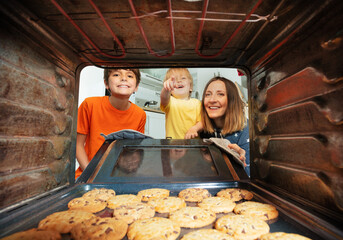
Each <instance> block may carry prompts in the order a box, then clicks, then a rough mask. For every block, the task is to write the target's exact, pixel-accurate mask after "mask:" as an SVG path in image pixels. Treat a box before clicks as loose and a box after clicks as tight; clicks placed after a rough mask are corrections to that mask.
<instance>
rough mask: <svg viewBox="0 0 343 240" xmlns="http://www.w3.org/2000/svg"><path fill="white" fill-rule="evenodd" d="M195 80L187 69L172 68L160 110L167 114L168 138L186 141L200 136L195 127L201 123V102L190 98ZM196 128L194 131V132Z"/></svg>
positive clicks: (168, 73)
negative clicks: (187, 137)
mask: <svg viewBox="0 0 343 240" xmlns="http://www.w3.org/2000/svg"><path fill="white" fill-rule="evenodd" d="M192 90H193V78H192V75H191V74H190V73H189V71H188V69H187V68H170V69H169V70H168V71H167V73H166V76H165V79H164V83H163V89H162V91H161V104H160V108H161V110H162V111H164V112H165V113H166V137H167V138H172V139H184V138H185V136H186V134H187V135H188V136H189V135H190V136H191V137H189V138H192V137H196V136H198V133H197V130H196V129H195V127H193V126H194V125H196V124H197V123H198V122H200V120H201V119H200V109H201V102H200V101H199V100H198V99H195V98H190V95H191V93H192ZM193 128H194V130H193Z"/></svg>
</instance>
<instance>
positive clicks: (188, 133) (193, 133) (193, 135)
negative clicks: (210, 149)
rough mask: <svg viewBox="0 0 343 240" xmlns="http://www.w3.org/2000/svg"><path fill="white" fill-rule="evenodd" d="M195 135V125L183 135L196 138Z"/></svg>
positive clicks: (196, 132) (187, 137)
mask: <svg viewBox="0 0 343 240" xmlns="http://www.w3.org/2000/svg"><path fill="white" fill-rule="evenodd" d="M196 137H198V131H197V129H196V127H195V126H193V127H191V128H190V129H189V130H188V131H187V133H186V135H185V139H192V138H196Z"/></svg>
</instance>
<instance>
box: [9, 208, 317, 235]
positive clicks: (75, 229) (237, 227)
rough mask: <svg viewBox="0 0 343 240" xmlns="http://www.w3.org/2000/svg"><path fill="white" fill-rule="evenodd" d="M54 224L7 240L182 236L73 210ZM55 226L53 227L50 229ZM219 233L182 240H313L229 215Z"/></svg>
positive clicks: (164, 227) (171, 228) (160, 225)
mask: <svg viewBox="0 0 343 240" xmlns="http://www.w3.org/2000/svg"><path fill="white" fill-rule="evenodd" d="M49 220H51V221H52V222H53V223H55V224H54V225H55V226H54V228H53V229H55V230H44V229H31V230H28V231H24V232H20V233H16V234H13V235H11V236H9V237H6V238H4V240H13V239H30V240H31V239H36V240H40V239H42V240H43V239H45V240H60V239H61V235H60V233H59V232H58V230H59V231H60V232H62V233H67V232H71V236H72V238H73V239H76V240H78V239H114V240H120V239H123V238H124V236H125V235H126V234H127V236H128V239H129V240H133V239H135V240H152V239H164V240H175V239H177V238H178V236H179V235H180V232H181V229H180V226H179V225H178V224H177V223H175V222H174V221H172V220H170V219H167V218H160V217H153V218H149V219H142V220H138V221H135V222H134V223H133V224H131V225H130V227H129V228H128V225H127V224H126V223H125V222H124V221H121V220H115V219H114V218H99V217H96V216H95V215H93V214H92V213H88V212H83V211H77V210H69V211H64V212H58V213H54V214H52V215H50V216H49V217H48V219H46V220H45V222H49ZM40 226H41V227H42V226H44V224H43V225H41V224H40ZM52 226H53V225H52V224H51V223H50V227H52ZM215 227H216V228H217V229H219V230H217V229H200V230H195V231H192V232H190V233H187V234H186V235H184V236H183V237H182V238H181V240H202V239H203V240H205V239H206V240H211V239H221V240H233V239H242V240H246V239H259V240H269V239H274V240H286V239H294V240H297V239H298V240H310V239H309V238H306V237H303V236H300V235H298V234H289V233H282V232H278V233H268V232H269V228H268V225H267V224H266V223H265V222H264V221H262V220H259V219H258V220H257V221H255V220H254V219H253V218H251V217H246V216H241V215H232V216H230V215H226V216H224V217H222V218H219V219H218V221H217V222H216V224H215Z"/></svg>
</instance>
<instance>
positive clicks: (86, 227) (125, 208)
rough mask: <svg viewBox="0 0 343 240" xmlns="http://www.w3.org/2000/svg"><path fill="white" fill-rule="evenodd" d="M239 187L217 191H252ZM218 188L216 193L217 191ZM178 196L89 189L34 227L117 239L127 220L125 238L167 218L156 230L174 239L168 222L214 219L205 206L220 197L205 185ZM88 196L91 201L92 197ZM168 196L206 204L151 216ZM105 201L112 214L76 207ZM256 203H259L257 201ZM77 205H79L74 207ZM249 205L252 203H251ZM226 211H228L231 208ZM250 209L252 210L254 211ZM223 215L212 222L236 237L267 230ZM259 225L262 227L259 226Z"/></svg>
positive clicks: (202, 222)
mask: <svg viewBox="0 0 343 240" xmlns="http://www.w3.org/2000/svg"><path fill="white" fill-rule="evenodd" d="M240 191H241V190H239V189H225V190H222V191H220V192H221V193H223V194H225V195H227V196H228V197H229V198H230V199H233V198H232V197H234V196H240V197H243V198H244V196H248V197H247V198H250V199H251V198H252V194H249V192H247V193H245V194H244V195H243V194H242V193H240V194H237V193H238V192H240ZM220 192H219V193H218V194H217V195H220ZM133 196H134V197H133ZM179 197H180V198H177V197H169V190H166V189H146V190H142V191H140V192H138V194H137V196H136V195H117V196H115V192H114V191H113V190H111V189H93V190H92V191H89V192H87V193H85V194H84V195H83V197H82V198H83V199H85V201H81V200H80V198H77V199H73V200H72V201H70V202H69V204H68V206H70V208H74V209H78V210H69V211H64V212H57V213H54V214H52V215H50V216H48V217H47V218H45V219H43V220H42V221H41V222H40V223H39V230H40V231H36V232H39V233H42V231H41V230H52V231H57V232H60V233H68V232H71V233H72V236H73V238H74V239H81V238H87V236H90V235H92V236H93V237H95V236H100V235H101V236H111V238H114V237H116V238H114V239H121V238H122V237H124V236H125V234H126V229H127V224H131V223H133V222H134V223H133V224H131V226H130V228H129V231H128V237H129V239H137V238H136V237H135V236H136V235H137V234H138V235H139V234H143V233H140V232H141V231H136V230H135V229H136V228H137V226H140V225H143V226H145V228H147V226H149V225H152V226H154V225H156V224H159V225H166V226H168V224H166V222H169V225H170V226H168V227H167V229H164V230H163V228H159V229H161V230H162V232H161V233H160V234H162V235H163V236H164V237H163V238H161V239H168V240H169V239H176V237H177V236H178V235H179V231H178V230H175V229H174V227H171V226H175V225H177V226H179V227H185V228H199V227H203V226H207V225H210V224H212V223H213V222H214V221H215V220H216V214H215V213H214V212H212V210H210V209H211V208H212V207H209V206H210V205H214V206H215V205H217V204H216V201H214V199H220V197H216V198H211V195H210V194H209V193H208V191H207V190H206V189H200V188H193V189H185V190H183V191H181V192H180V193H179ZM82 198H81V199H82ZM129 198H131V200H132V199H135V200H134V201H135V202H133V203H132V202H131V203H130V201H131V200H130V199H129ZM92 199H93V200H94V201H92ZM168 199H173V200H178V201H179V202H181V203H184V199H187V200H188V201H189V202H200V203H199V205H203V206H207V207H205V209H202V208H199V207H185V205H184V204H183V206H182V207H177V208H180V210H178V211H175V212H173V213H172V214H170V216H169V219H165V218H162V219H163V220H162V219H160V218H153V217H154V215H155V209H154V208H157V209H158V208H159V207H158V206H166V205H168V204H166V203H167V202H170V203H171V202H173V201H167V200H168ZM111 200H112V201H111ZM140 200H142V201H147V202H148V203H149V202H150V204H152V203H155V206H154V207H152V206H151V205H150V206H149V204H145V203H142V202H140ZM201 200H202V201H201ZM224 200H226V201H228V200H227V199H224ZM237 200H240V199H239V198H237ZM106 202H107V204H109V203H110V202H111V204H109V205H108V206H110V205H111V206H112V207H113V208H114V214H113V217H114V218H94V215H92V214H90V213H86V212H83V211H80V209H82V208H83V207H86V209H87V210H88V211H90V209H92V210H91V212H97V211H98V210H99V208H98V209H97V210H96V208H94V206H93V203H95V204H94V205H102V206H105V205H106ZM228 202H229V203H230V204H229V205H231V206H232V205H235V204H234V203H233V202H232V201H228ZM246 203H248V202H246ZM257 204H260V203H257ZM78 205H79V207H77V206H78ZM169 205H170V206H173V205H176V204H169ZM219 205H220V204H219ZM223 205H225V204H223ZM238 205H239V204H238ZM164 208H167V209H169V210H167V212H168V211H169V212H170V211H171V209H175V206H174V207H168V206H167V207H164ZM206 208H209V209H206ZM252 208H254V207H253V206H252ZM255 208H256V207H255ZM238 209H239V208H238ZM221 211H222V210H219V212H221ZM230 211H232V209H231V210H230ZM237 212H242V213H249V210H248V211H246V210H244V209H243V210H237ZM250 212H251V211H250ZM252 212H253V213H254V211H252ZM259 215H263V214H259ZM224 217H225V216H224ZM224 217H223V218H220V219H219V220H220V221H219V220H218V221H217V222H216V224H215V226H216V228H217V229H219V230H221V231H223V232H226V233H228V234H230V235H232V236H236V237H238V236H239V235H242V234H243V235H242V236H243V237H244V239H255V237H256V236H259V235H261V233H265V232H269V226H268V225H267V224H265V223H264V224H263V223H259V224H257V225H256V226H255V225H254V224H256V222H258V221H255V220H253V222H254V223H251V225H250V226H251V227H250V228H249V227H246V228H243V229H240V228H239V226H237V227H234V223H235V222H239V221H238V220H237V219H240V220H242V218H243V220H244V221H243V222H244V225H245V226H249V224H248V223H249V221H250V220H249V217H247V218H246V217H244V216H242V217H240V218H238V217H225V218H224ZM236 218H237V219H236ZM118 219H120V220H118ZM139 219H141V220H139ZM149 219H151V220H149ZM160 222H164V223H163V224H161V223H160ZM260 222H261V221H260ZM262 222H263V221H262ZM100 225H101V226H100ZM259 225H261V227H258V226H259ZM125 226H126V227H125ZM228 226H229V227H228ZM138 228H139V227H138ZM260 228H262V230H261V229H260ZM168 229H169V230H168ZM170 229H173V230H172V231H171V230H170ZM228 229H229V230H228ZM251 229H253V230H254V231H251ZM267 230H268V231H267ZM31 232H32V231H31ZM137 232H138V233H137ZM152 232H153V233H154V234H158V233H156V231H152ZM202 234H203V233H202ZM212 234H213V233H212ZM143 235H144V236H145V235H146V233H144V234H143ZM162 235H161V236H162ZM188 235H191V234H187V236H188ZM214 235H215V234H214ZM121 236H122V237H121ZM157 236H159V235H157ZM166 236H168V237H166ZM175 236H176V237H175ZM252 236H254V238H250V237H252ZM185 237H186V236H185ZM246 237H248V238H246ZM46 239H48V238H46ZM52 239H53V238H52ZM56 239H57V238H56ZM91 239H92V238H91ZM138 239H139V238H138ZM146 239H149V238H146Z"/></svg>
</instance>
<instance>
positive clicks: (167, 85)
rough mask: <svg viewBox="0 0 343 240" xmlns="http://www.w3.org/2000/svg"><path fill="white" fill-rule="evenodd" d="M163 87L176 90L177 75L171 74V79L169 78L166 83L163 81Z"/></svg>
mask: <svg viewBox="0 0 343 240" xmlns="http://www.w3.org/2000/svg"><path fill="white" fill-rule="evenodd" d="M163 88H164V89H165V90H167V91H168V92H171V91H173V90H174V88H175V77H174V76H171V77H170V78H169V79H167V80H166V81H165V82H164V83H163Z"/></svg>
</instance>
